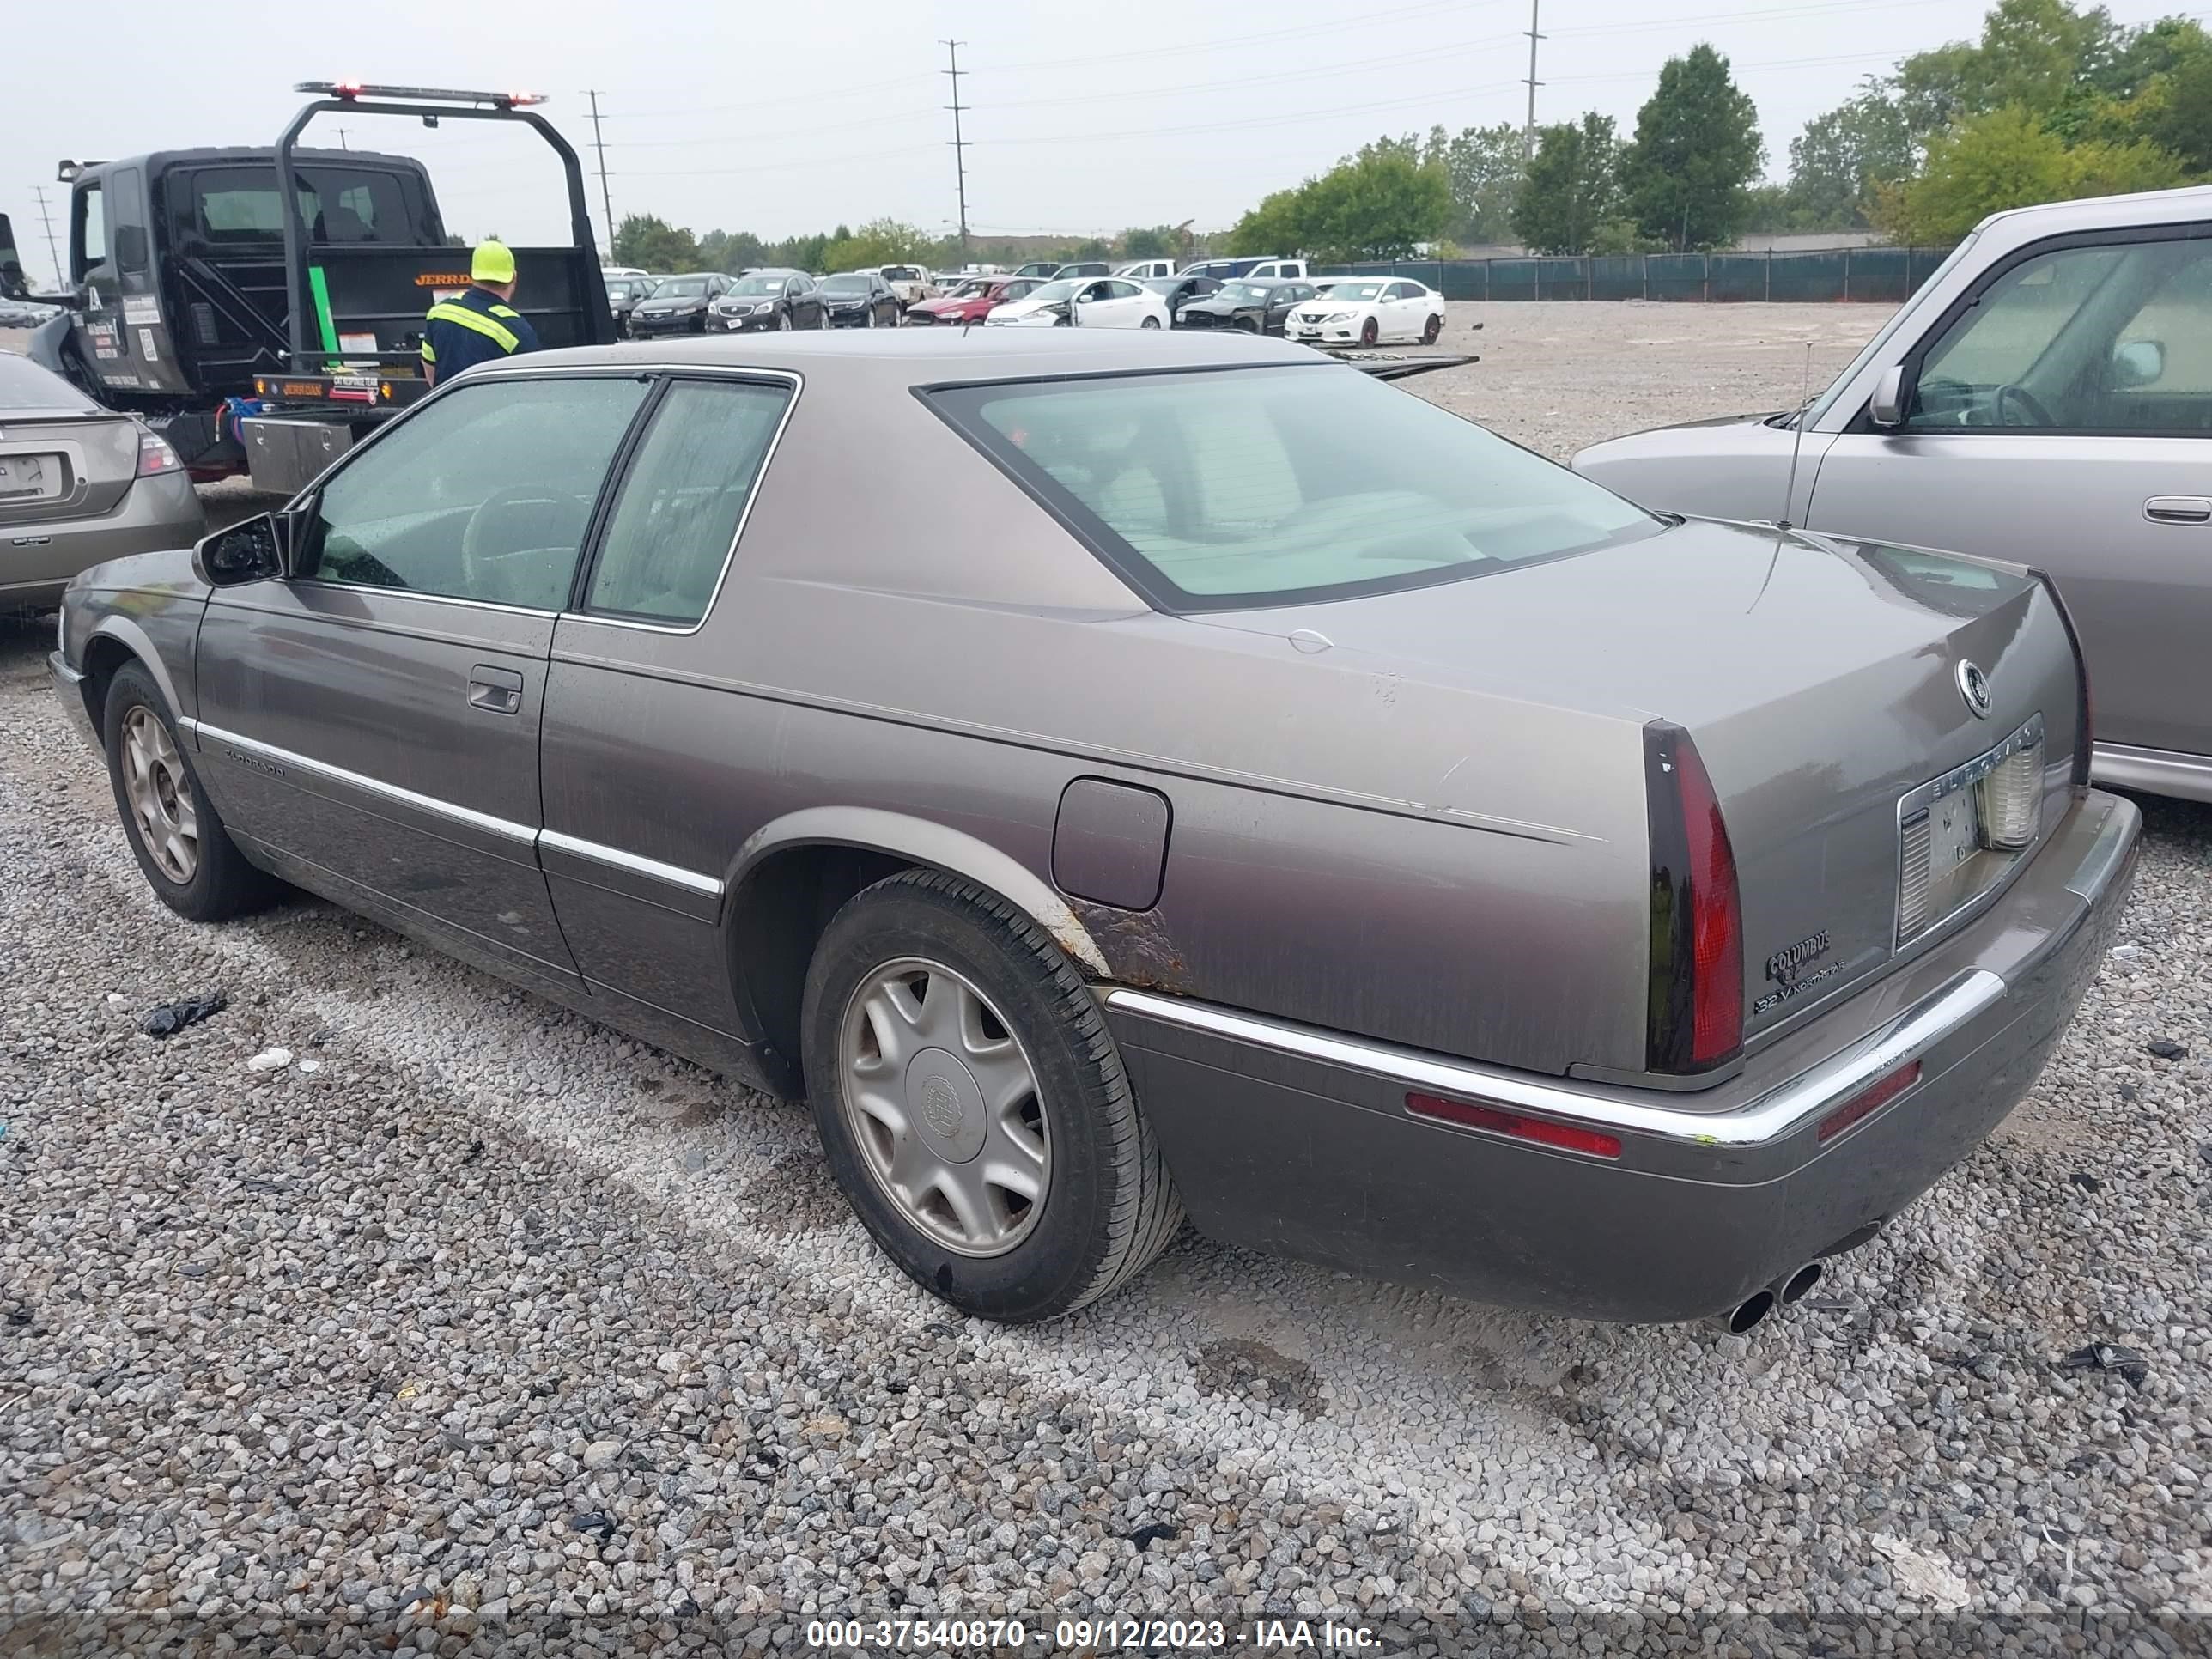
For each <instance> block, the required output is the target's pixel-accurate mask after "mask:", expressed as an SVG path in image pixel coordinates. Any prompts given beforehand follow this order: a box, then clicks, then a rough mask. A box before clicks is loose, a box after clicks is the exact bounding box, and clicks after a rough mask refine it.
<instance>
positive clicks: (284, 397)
mask: <svg viewBox="0 0 2212 1659" xmlns="http://www.w3.org/2000/svg"><path fill="white" fill-rule="evenodd" d="M294 90H295V91H296V92H301V93H306V94H311V97H310V100H309V101H308V102H307V104H306V105H305V106H303V107H302V108H301V111H300V112H299V113H298V114H297V115H296V116H295V117H294V118H293V119H292V121H291V124H290V125H288V126H287V127H286V128H285V129H284V131H283V133H282V134H281V135H279V137H277V140H276V143H275V145H274V146H272V147H269V148H265V149H252V148H248V149H178V150H157V151H153V152H150V153H149V154H147V155H135V156H131V157H128V158H126V159H125V160H122V161H95V162H84V163H79V162H76V161H64V162H63V163H62V164H61V167H60V168H59V169H58V176H59V177H60V179H61V180H62V182H64V183H65V184H67V185H69V186H70V211H69V228H70V230H69V238H70V240H69V278H70V289H69V291H68V292H65V293H63V294H59V295H35V296H30V297H33V298H35V299H37V300H39V301H43V302H45V303H47V304H52V305H57V306H59V307H63V308H64V310H63V313H62V314H61V315H59V316H58V317H55V318H53V319H51V320H50V321H48V322H46V323H45V324H43V325H40V327H39V328H38V329H36V330H35V331H33V334H32V337H31V340H30V342H29V345H28V348H27V349H28V353H29V355H30V356H31V357H32V358H33V360H35V361H37V362H41V363H44V364H45V365H46V367H47V368H51V369H53V370H54V371H55V372H57V373H58V374H63V375H64V376H65V377H66V378H68V379H69V380H72V381H73V382H75V383H76V385H77V386H80V387H81V388H82V390H83V391H84V392H86V393H87V394H88V395H89V396H90V397H92V398H94V401H96V402H98V403H100V404H105V405H106V407H108V408H111V409H116V410H124V411H125V412H128V413H131V414H135V415H137V416H139V417H140V418H141V419H142V420H143V421H144V422H146V423H147V424H148V425H149V426H150V427H152V428H154V429H155V430H156V431H158V432H160V433H161V435H163V436H164V437H166V438H167V439H168V441H169V442H170V443H171V445H172V446H173V447H175V449H176V450H177V452H178V453H179V455H181V456H182V457H183V458H184V460H185V465H186V466H187V467H188V468H189V469H190V470H191V473H192V476H193V477H195V478H197V479H201V480H205V479H210V478H216V477H225V476H229V475H233V474H235V473H238V472H241V471H243V472H246V473H248V474H249V475H250V476H251V477H252V482H253V484H254V486H255V488H257V489H263V490H267V491H270V492H272V493H276V494H281V495H291V494H293V493H295V492H296V491H297V490H299V489H301V488H302V487H304V486H305V485H306V484H307V483H308V482H309V481H310V480H312V479H313V477H314V476H315V475H316V474H317V473H319V472H320V471H322V470H323V468H324V467H325V466H326V465H329V464H330V463H331V461H332V460H333V459H336V458H337V456H338V455H340V454H343V453H344V452H345V451H346V450H347V449H349V448H350V447H352V446H353V445H354V444H355V443H356V442H358V441H361V440H362V438H363V437H365V436H367V435H368V434H369V433H370V432H371V431H373V430H374V429H375V428H376V427H377V426H378V425H379V424H380V423H381V422H385V421H387V420H389V419H391V418H392V416H394V415H396V414H398V412H399V411H401V410H404V409H405V408H407V407H408V406H409V405H410V404H412V403H414V402H415V401H416V400H417V399H418V398H421V397H422V395H423V394H424V393H425V392H428V389H429V388H428V383H427V382H426V381H425V380H423V378H422V362H421V353H422V320H423V313H425V312H426V311H428V309H429V307H431V306H432V305H433V304H434V303H435V302H436V301H438V300H440V299H444V298H451V297H453V295H458V294H459V293H460V292H461V291H462V290H463V289H465V288H466V287H467V286H468V282H469V276H468V268H469V250H468V249H467V248H466V247H465V246H462V245H461V241H460V239H459V238H458V237H454V236H449V235H448V234H447V232H446V228H445V223H444V220H443V218H442V217H441V214H440V212H439V209H438V202H437V197H436V195H435V192H434V191H432V189H431V187H430V177H429V173H428V170H427V169H426V168H425V167H423V165H422V162H420V161H416V159H414V158H413V157H411V156H406V155H382V154H379V153H376V152H374V151H368V150H356V149H301V146H300V137H301V133H302V132H304V131H306V129H307V125H308V124H309V123H310V122H312V121H313V119H314V118H315V117H317V116H318V115H321V114H324V113H326V112H332V111H343V112H344V113H345V114H347V115H348V116H349V117H350V116H355V115H395V116H401V117H405V118H414V119H417V120H420V121H421V122H422V124H423V125H425V126H428V127H435V126H438V125H441V123H442V122H445V121H449V120H479V121H482V120H489V121H520V122H523V123H525V124H526V125H529V126H530V127H532V128H533V129H534V130H535V131H537V133H538V136H539V137H542V138H543V139H544V141H545V142H546V143H547V144H549V145H550V146H551V147H552V149H553V151H554V153H555V154H556V155H558V156H559V157H560V159H561V165H562V168H563V170H564V171H565V173H566V174H567V179H568V218H569V229H570V245H569V246H565V247H516V248H515V249H514V250H513V252H514V260H515V266H516V270H517V273H518V276H519V284H520V285H519V288H518V290H517V293H516V295H515V301H514V303H515V307H516V308H517V309H518V310H520V312H521V313H523V314H524V315H525V316H526V317H527V318H528V319H530V322H531V325H532V327H534V328H535V329H536V330H537V331H538V338H539V340H540V341H542V342H543V343H544V344H545V345H547V346H564V345H597V344H604V343H609V342H611V341H612V340H614V339H615V337H616V333H615V321H614V315H613V313H612V312H611V310H610V309H609V307H608V305H607V296H606V289H605V284H604V283H603V282H602V281H601V279H600V276H599V257H598V254H597V252H596V251H595V248H594V244H593V240H592V222H591V215H590V212H589V210H588V208H587V207H586V197H585V192H584V175H583V168H582V167H581V165H580V163H579V161H577V157H576V152H575V151H574V149H572V148H571V147H570V146H569V144H568V141H567V140H566V139H564V138H563V137H562V136H561V134H560V132H559V131H558V130H557V129H556V128H555V127H554V126H553V125H552V124H551V123H550V122H549V121H547V120H546V119H545V118H544V116H542V115H540V114H538V112H537V111H536V109H535V108H534V107H533V106H536V105H538V104H542V103H544V101H545V100H544V97H543V96H542V95H540V94H534V93H527V92H474V91H466V90H459V89H455V88H439V87H404V86H384V85H373V84H368V83H365V82H358V81H307V82H301V83H299V84H298V85H297V86H296V87H295V88H294Z"/></svg>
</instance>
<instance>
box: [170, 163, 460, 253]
mask: <svg viewBox="0 0 2212 1659" xmlns="http://www.w3.org/2000/svg"><path fill="white" fill-rule="evenodd" d="M295 177H296V179H297V181H298V184H299V188H300V217H301V221H302V222H304V223H305V224H306V225H307V240H309V241H311V242H380V243H384V244H386V245H389V246H399V247H405V246H422V245H423V244H425V243H427V242H428V241H429V240H431V239H430V238H429V237H428V236H427V235H426V234H424V228H423V227H422V226H420V225H417V224H415V223H413V222H412V218H413V216H412V215H410V213H409V211H408V198H407V197H406V194H405V193H404V191H403V190H402V188H401V181H400V179H398V178H397V177H396V176H394V175H393V174H392V173H364V172H360V171H357V170H356V169H353V168H349V167H301V168H300V169H298V170H297V173H296V174H295ZM189 224H190V228H191V229H192V230H194V231H197V233H198V234H200V235H201V236H203V237H204V238H205V239H206V240H208V241H210V242H212V243H214V244H216V246H226V245H232V244H241V243H243V244H257V243H269V242H281V241H282V240H283V238H284V218H283V210H282V209H281V207H280V205H279V204H278V202H277V199H276V168H275V167H210V168H207V169H205V170H204V171H202V172H200V173H195V174H194V175H193V177H192V191H191V214H190V218H189Z"/></svg>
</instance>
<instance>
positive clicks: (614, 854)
mask: <svg viewBox="0 0 2212 1659" xmlns="http://www.w3.org/2000/svg"><path fill="white" fill-rule="evenodd" d="M538 845H539V846H541V847H550V848H552V849H553V850H554V851H555V852H556V853H568V854H573V855H574V856H575V857H577V858H580V859H584V860H588V861H589V862H591V863H592V864H602V865H605V866H607V867H608V868H609V869H611V870H627V871H628V872H630V874H632V875H635V876H646V877H648V878H651V879H653V880H654V881H659V882H665V883H667V884H668V885H669V886H671V887H680V888H682V889H683V890H684V891H685V892H687V893H696V894H698V895H699V896H701V897H702V898H712V899H719V898H720V897H721V896H722V889H723V886H724V884H723V883H722V882H721V881H720V880H719V879H718V878H715V877H714V876H702V875H701V874H699V873H698V872H696V871H693V870H686V869H684V867H683V866H681V865H675V864H663V863H662V862H661V861H660V860H658V859H648V858H644V857H641V856H640V855H639V854H635V853H625V852H623V849H622V848H619V847H606V846H602V845H601V844H600V843H599V842H595V841H585V840H583V839H581V838H580V837H579V836H564V835H562V833H561V832H560V831H559V830H558V829H541V830H539V831H538Z"/></svg>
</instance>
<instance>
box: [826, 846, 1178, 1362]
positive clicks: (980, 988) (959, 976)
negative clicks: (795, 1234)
mask: <svg viewBox="0 0 2212 1659" xmlns="http://www.w3.org/2000/svg"><path fill="white" fill-rule="evenodd" d="M803 1030H804V1033H805V1041H804V1047H805V1072H806V1085H807V1094H808V1097H809V1098H810V1100H811V1104H812V1109H813V1112H814V1121H815V1127H816V1128H817V1130H818V1131H819V1133H820V1134H821V1137H822V1145H823V1151H824V1152H826V1153H827V1155H828V1157H829V1165H830V1169H831V1171H832V1173H833V1174H834V1176H836V1181H837V1184H838V1185H839V1187H840V1188H842V1189H843V1191H844V1194H845V1197H846V1200H847V1201H848V1202H849V1203H850V1204H851V1205H852V1206H853V1209H854V1212H855V1213H856V1214H857V1215H859V1217H860V1220H861V1222H862V1224H863V1225H866V1228H867V1230H868V1231H869V1233H870V1235H871V1236H872V1237H873V1238H874V1239H875V1241H876V1243H877V1244H878V1246H879V1247H880V1248H881V1249H883V1251H884V1254H885V1255H888V1256H890V1258H891V1260H892V1261H895V1262H896V1263H897V1264H898V1266H899V1267H900V1269H901V1270H902V1272H904V1273H906V1274H907V1275H908V1277H909V1278H910V1279H913V1280H914V1281H915V1283H916V1284H918V1285H921V1286H922V1287H923V1288H924V1289H926V1290H927V1291H931V1292H932V1293H933V1294H934V1295H936V1296H938V1297H941V1298H942V1299H943V1300H945V1301H946V1302H948V1303H950V1304H952V1306H954V1307H956V1308H957V1309H959V1310H961V1311H962V1312H963V1313H969V1314H974V1315H976V1316H980V1317H982V1318H987V1319H996V1320H1004V1321H1007V1322H1017V1323H1019V1322H1030V1321H1034V1320H1041V1319H1051V1318H1054V1317H1056V1316H1059V1315H1061V1314H1065V1313H1069V1312H1072V1311H1073V1310H1075V1309H1077V1308H1079V1307H1082V1306H1083V1305H1084V1304H1085V1303H1088V1302H1091V1301H1093V1300H1095V1299H1096V1298H1097V1297H1102V1296H1103V1295H1105V1294H1106V1293H1107V1292H1108V1291H1112V1290H1115V1289H1116V1288H1118V1287H1119V1286H1120V1285H1122V1284H1124V1283H1126V1282H1127V1280H1129V1279H1132V1278H1133V1277H1135V1276H1136V1275H1137V1274H1138V1273H1140V1272H1142V1271H1143V1269H1144V1268H1145V1267H1146V1265H1147V1264H1148V1263H1150V1262H1151V1261H1152V1259H1153V1258H1154V1257H1155V1256H1157V1255H1158V1254H1159V1253H1160V1251H1161V1250H1162V1249H1164V1248H1165V1247H1166V1245H1167V1243H1168V1241H1169V1240H1170V1238H1172V1237H1174V1236H1175V1233H1176V1229H1177V1228H1178V1227H1180V1226H1181V1225H1182V1204H1181V1202H1180V1200H1178V1199H1177V1198H1176V1192H1175V1186H1174V1183H1173V1182H1171V1181H1170V1178H1169V1176H1168V1170H1167V1164H1166V1163H1165V1161H1164V1158H1162V1156H1161V1153H1160V1148H1159V1143H1158V1140H1157V1139H1154V1137H1153V1135H1152V1130H1151V1128H1150V1127H1149V1126H1148V1125H1147V1124H1146V1121H1145V1119H1144V1116H1143V1115H1142V1113H1141V1112H1139V1109H1138V1107H1137V1103H1136V1100H1135V1098H1134V1097H1133V1096H1132V1094H1131V1092H1130V1089H1129V1082H1128V1079H1127V1075H1126V1074H1125V1073H1123V1071H1122V1069H1121V1054H1120V1052H1119V1051H1118V1050H1117V1049H1116V1048H1115V1046H1114V1039H1113V1037H1112V1036H1111V1034H1110V1033H1109V1031H1108V1030H1107V1029H1106V1022H1105V1018H1104V1017H1103V1015H1102V1014H1101V1012H1099V1008H1098V1004H1097V1000H1096V999H1095V998H1094V997H1093V996H1092V995H1091V992H1090V990H1089V988H1088V987H1085V984H1084V983H1083V981H1082V980H1081V979H1080V978H1079V977H1078V976H1077V975H1076V973H1075V970H1074V969H1073V968H1072V967H1070V966H1069V964H1068V962H1067V958H1066V957H1065V956H1063V955H1062V954H1061V953H1060V948H1059V947H1058V946H1057V945H1054V943H1053V942H1052V940H1051V939H1049V938H1048V937H1047V936H1046V935H1045V933H1043V931H1042V929H1040V928H1039V927H1037V925H1036V923H1035V922H1034V921H1031V920H1030V918H1029V917H1028V916H1026V915H1024V914H1023V913H1022V912H1021V911H1019V910H1018V909H1016V908H1014V907H1013V906H1012V905H1011V904H1009V903H1007V902H1006V901H1005V900H1004V899H1001V898H1000V897H998V896H995V895H994V894H992V893H989V892H987V891H986V890H984V889H982V888H981V887H978V886H976V885H975V884H973V883H971V882H968V881H965V880H963V879H961V878H957V877H954V876H949V875H945V874H944V873H942V872H936V871H921V870H911V871H908V872H904V873H902V874H900V875H896V876H893V877H890V878H888V879H887V880H884V881H881V882H878V883H877V884H875V885H874V886H872V887H870V888H868V889H866V890H865V891H863V892H861V893H860V894H858V895H856V896H854V898H853V899H852V900H850V901H849V902H848V903H847V904H846V905H845V906H844V908H842V909H841V910H839V911H838V912H837V914H836V916H834V917H833V918H831V920H830V922H829V927H828V928H827V929H826V930H825V931H824V932H823V936H822V939H821V942H820V943H819V944H818V945H817V946H816V947H815V951H814V958H813V961H812V963H811V965H810V966H809V968H808V970H807V976H806V994H805V1009H804V1014H803Z"/></svg>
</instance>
